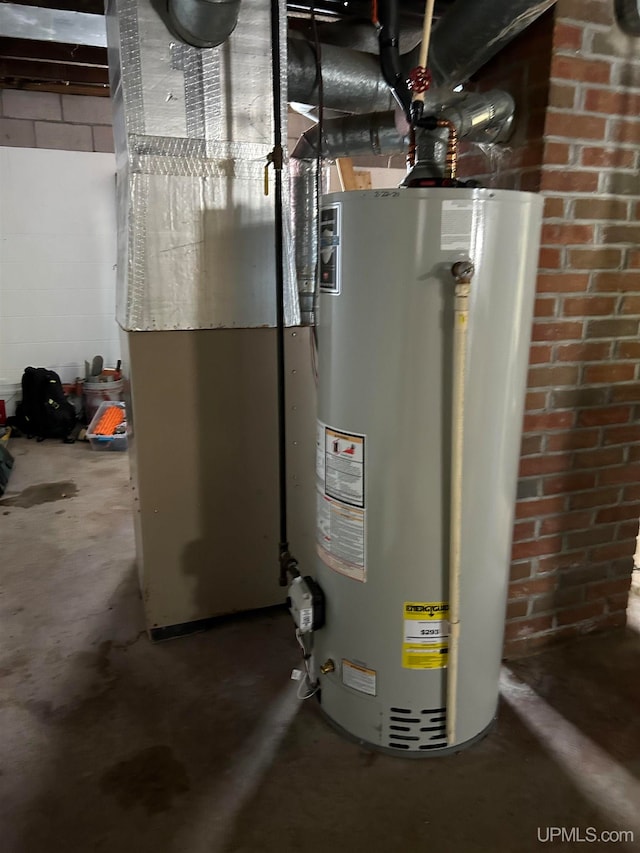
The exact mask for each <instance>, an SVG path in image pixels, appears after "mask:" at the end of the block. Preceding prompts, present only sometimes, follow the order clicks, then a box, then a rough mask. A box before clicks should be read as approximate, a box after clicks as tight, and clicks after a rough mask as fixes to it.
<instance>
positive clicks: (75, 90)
mask: <svg viewBox="0 0 640 853" xmlns="http://www.w3.org/2000/svg"><path fill="white" fill-rule="evenodd" d="M7 2H9V0H0V3H7ZM15 2H17V3H18V4H19V5H21V6H36V7H39V8H40V9H62V10H66V11H73V12H84V13H88V14H92V15H104V3H103V0H15ZM452 2H454V0H436V7H435V9H436V16H438V15H440V14H442V12H443V11H444V9H446V8H447V6H449V5H451V3H452ZM400 7H401V21H403V22H404V23H406V24H407V25H409V26H412V27H414V28H415V27H419V26H420V25H421V21H422V16H423V14H424V0H402V2H401V3H400ZM312 8H313V9H314V11H315V13H316V14H317V15H318V16H319V17H321V18H322V19H324V20H338V19H350V20H355V19H362V20H368V19H369V17H370V14H371V2H370V0H322V2H316V3H314V4H312V3H310V2H306V0H290V2H288V3H287V9H288V11H289V13H290V15H291V16H292V18H291V23H292V25H293V26H295V27H296V28H297V29H304V28H305V27H308V17H309V15H310V11H311V9H312ZM0 89H27V90H32V91H41V92H61V93H63V94H73V95H100V96H103V97H107V96H108V95H109V70H108V66H107V50H106V48H104V47H88V46H86V45H79V44H66V43H62V42H52V41H41V40H36V39H30V38H8V37H6V36H0Z"/></svg>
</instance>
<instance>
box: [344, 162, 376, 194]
mask: <svg viewBox="0 0 640 853" xmlns="http://www.w3.org/2000/svg"><path fill="white" fill-rule="evenodd" d="M336 166H337V169H338V177H339V178H340V186H341V187H342V191H343V192H345V191H347V190H370V189H371V188H372V184H371V172H364V171H362V172H356V170H355V169H354V168H353V160H352V159H351V157H339V158H338V159H337V160H336Z"/></svg>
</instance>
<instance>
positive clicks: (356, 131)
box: [291, 110, 405, 160]
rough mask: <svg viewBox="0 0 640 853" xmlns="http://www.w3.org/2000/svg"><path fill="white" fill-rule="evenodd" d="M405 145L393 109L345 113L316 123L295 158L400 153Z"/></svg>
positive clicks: (305, 135) (298, 143)
mask: <svg viewBox="0 0 640 853" xmlns="http://www.w3.org/2000/svg"><path fill="white" fill-rule="evenodd" d="M404 146H405V137H404V134H403V133H401V132H400V131H399V129H398V126H397V125H396V114H395V113H394V111H393V110H388V111H386V112H383V113H368V114H366V115H353V116H344V117H343V118H334V119H330V120H329V121H325V122H323V125H322V139H321V138H320V127H319V125H315V126H314V127H312V128H310V129H309V130H307V131H306V132H305V133H303V134H302V136H301V137H300V139H299V140H298V142H297V143H296V147H295V148H294V149H293V152H292V154H291V157H292V158H294V159H301V160H310V159H313V158H315V157H318V156H322V157H328V158H330V159H332V160H335V159H336V158H337V157H358V156H360V155H362V154H397V153H398V151H402V150H403V149H404Z"/></svg>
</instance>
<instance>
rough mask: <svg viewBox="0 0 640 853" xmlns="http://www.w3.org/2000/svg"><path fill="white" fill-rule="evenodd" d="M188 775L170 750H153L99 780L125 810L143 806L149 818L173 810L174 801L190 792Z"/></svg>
mask: <svg viewBox="0 0 640 853" xmlns="http://www.w3.org/2000/svg"><path fill="white" fill-rule="evenodd" d="M189 788H190V786H189V778H188V776H187V771H186V768H185V766H184V764H182V763H181V762H180V761H178V760H177V758H176V757H175V755H174V752H173V750H172V749H171V747H169V746H162V745H159V746H150V747H148V748H147V749H142V750H140V751H139V752H135V753H133V755H131V757H130V758H127V759H125V760H124V761H119V762H118V763H117V764H114V765H113V766H112V767H110V768H109V769H108V770H106V771H105V773H104V774H103V775H102V778H101V779H100V790H101V791H102V792H103V793H104V794H111V795H112V796H113V797H115V799H116V801H117V802H118V804H119V805H120V806H121V807H122V808H123V809H131V808H134V807H135V806H142V807H143V808H144V809H145V810H146V812H147V814H159V813H160V812H166V811H168V810H169V809H170V808H171V805H172V802H173V799H174V798H175V797H177V796H179V795H180V794H185V793H186V792H187V791H188V790H189Z"/></svg>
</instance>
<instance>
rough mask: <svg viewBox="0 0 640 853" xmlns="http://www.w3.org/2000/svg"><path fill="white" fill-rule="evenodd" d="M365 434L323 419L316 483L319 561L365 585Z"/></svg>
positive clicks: (317, 435) (319, 426)
mask: <svg viewBox="0 0 640 853" xmlns="http://www.w3.org/2000/svg"><path fill="white" fill-rule="evenodd" d="M365 442H366V436H364V435H361V434H359V433H350V432H344V431H342V430H338V429H335V428H334V427H331V426H328V425H327V424H325V423H322V421H318V427H317V433H316V481H317V489H318V507H317V540H318V554H319V556H320V559H321V560H322V561H323V562H324V563H325V564H326V565H327V566H328V567H329V568H330V569H333V570H334V571H335V572H340V574H343V575H346V576H347V577H350V578H353V579H354V580H357V581H360V582H364V581H366V579H367V578H366V510H365V506H364V504H365Z"/></svg>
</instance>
